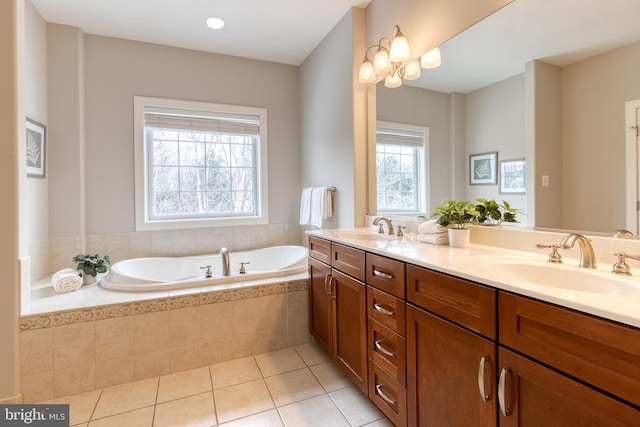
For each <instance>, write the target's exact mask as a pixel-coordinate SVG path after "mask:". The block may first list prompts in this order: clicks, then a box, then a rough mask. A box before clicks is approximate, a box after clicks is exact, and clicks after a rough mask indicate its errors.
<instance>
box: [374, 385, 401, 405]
mask: <svg viewBox="0 0 640 427" xmlns="http://www.w3.org/2000/svg"><path fill="white" fill-rule="evenodd" d="M376 394H377V395H378V396H380V397H381V398H382V400H384V401H385V402H387V403H388V404H389V405H395V404H396V403H398V401H397V400H393V399H392V398H390V397H389V396H387V395H386V394H384V392H383V391H382V385H381V384H376Z"/></svg>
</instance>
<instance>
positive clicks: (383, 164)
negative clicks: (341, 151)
mask: <svg viewBox="0 0 640 427" xmlns="http://www.w3.org/2000/svg"><path fill="white" fill-rule="evenodd" d="M428 132H429V129H428V128H423V127H419V126H410V125H404V124H400V123H389V122H378V124H377V129H376V179H377V200H378V202H377V209H378V213H381V212H387V213H407V214H408V213H411V214H417V213H424V212H426V211H427V210H428V206H427V202H426V201H427V173H426V166H425V165H426V153H427V138H428Z"/></svg>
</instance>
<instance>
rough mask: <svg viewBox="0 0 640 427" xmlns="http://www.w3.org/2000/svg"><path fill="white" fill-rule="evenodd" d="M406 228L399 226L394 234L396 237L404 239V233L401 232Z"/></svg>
mask: <svg viewBox="0 0 640 427" xmlns="http://www.w3.org/2000/svg"><path fill="white" fill-rule="evenodd" d="M406 228H407V227H405V226H404V225H399V226H398V231H397V232H396V237H404V232H403V231H402V230H403V229H406Z"/></svg>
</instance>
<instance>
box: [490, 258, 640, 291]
mask: <svg viewBox="0 0 640 427" xmlns="http://www.w3.org/2000/svg"><path fill="white" fill-rule="evenodd" d="M479 265H480V266H481V267H482V268H483V269H484V270H486V271H487V272H488V273H490V274H491V275H494V276H495V275H498V276H499V277H500V279H501V280H502V281H505V282H507V283H509V282H520V283H522V282H526V283H530V284H534V285H542V286H548V287H552V288H556V289H563V290H567V291H578V292H588V293H596V294H603V295H606V294H608V295H640V282H638V281H637V279H632V278H629V277H626V276H617V275H614V274H613V273H609V272H606V271H602V270H592V269H586V268H579V267H577V266H574V265H568V264H551V263H547V262H544V261H537V262H533V261H531V262H529V261H526V260H483V261H479Z"/></svg>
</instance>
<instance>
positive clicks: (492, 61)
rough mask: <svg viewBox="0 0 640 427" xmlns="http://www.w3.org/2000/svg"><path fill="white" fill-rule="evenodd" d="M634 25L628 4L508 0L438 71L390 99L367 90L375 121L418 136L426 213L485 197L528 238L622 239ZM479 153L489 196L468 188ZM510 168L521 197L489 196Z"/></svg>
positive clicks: (388, 93)
mask: <svg viewBox="0 0 640 427" xmlns="http://www.w3.org/2000/svg"><path fill="white" fill-rule="evenodd" d="M637 16H640V2H637V1H636V0H611V1H608V2H598V5H594V4H593V3H590V4H589V5H588V6H586V5H585V4H584V2H582V1H580V0H556V1H554V2H548V1H542V0H516V1H515V2H513V3H511V4H509V5H507V6H506V7H504V8H503V9H501V10H499V11H498V12H496V13H494V14H493V15H491V16H489V17H487V18H486V19H485V20H483V21H481V22H479V23H478V24H476V25H474V26H473V27H471V28H469V29H468V30H466V31H464V32H463V33H461V34H459V35H458V36H456V37H454V38H453V39H451V40H449V41H448V42H446V43H444V44H443V45H442V46H441V47H440V49H441V52H442V63H443V64H442V66H441V67H440V68H437V69H433V70H422V76H421V78H420V79H418V80H415V81H403V86H402V87H400V88H396V89H387V88H385V87H384V84H383V82H381V83H378V85H377V87H376V90H375V92H376V110H377V113H376V115H377V119H378V120H383V121H386V122H397V123H405V124H411V125H418V126H427V127H429V145H430V153H429V163H428V164H429V168H428V171H427V174H428V177H429V183H430V184H429V205H430V206H429V209H430V208H432V207H433V206H434V205H436V204H439V203H440V202H441V201H442V200H444V199H448V198H451V199H463V198H464V199H468V200H472V199H474V198H475V197H484V198H491V197H494V198H496V200H507V201H508V202H509V203H510V204H512V205H514V206H516V207H518V208H522V209H524V210H525V213H526V215H525V216H524V217H521V218H520V220H521V222H523V223H525V224H526V225H529V226H535V227H540V228H560V229H572V230H579V231H585V232H602V233H611V232H613V231H614V230H615V229H618V228H630V227H629V226H628V224H627V222H626V215H625V207H626V204H627V190H626V187H627V184H626V181H625V180H626V179H627V178H626V171H625V169H627V168H629V166H628V165H626V164H625V163H626V160H625V157H627V154H626V151H625V145H626V142H625V139H626V138H627V136H628V133H629V131H630V130H629V129H628V128H627V126H626V125H625V102H627V101H632V100H637V99H640V80H639V79H638V78H637V73H638V70H639V69H640V26H638V25H637V23H634V20H635V17H637ZM488 152H497V153H498V165H497V167H498V184H491V185H471V184H470V180H469V156H470V155H474V154H480V153H488ZM512 159H526V168H527V183H526V185H527V194H525V195H522V194H513V193H501V192H500V191H499V188H500V182H499V181H500V177H499V175H500V173H499V169H500V162H501V161H506V160H512ZM633 163H635V162H633ZM632 167H635V168H637V166H635V165H633V166H632ZM634 173H635V172H634ZM634 176H635V175H634ZM544 177H547V178H544ZM543 179H544V180H545V181H546V182H548V185H546V186H545V185H543ZM534 186H535V187H534ZM369 188H370V189H375V185H370V187H369ZM370 191H371V190H370ZM633 231H634V232H635V233H638V230H637V229H634V230H633Z"/></svg>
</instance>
